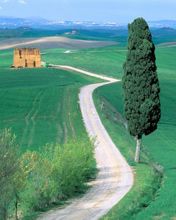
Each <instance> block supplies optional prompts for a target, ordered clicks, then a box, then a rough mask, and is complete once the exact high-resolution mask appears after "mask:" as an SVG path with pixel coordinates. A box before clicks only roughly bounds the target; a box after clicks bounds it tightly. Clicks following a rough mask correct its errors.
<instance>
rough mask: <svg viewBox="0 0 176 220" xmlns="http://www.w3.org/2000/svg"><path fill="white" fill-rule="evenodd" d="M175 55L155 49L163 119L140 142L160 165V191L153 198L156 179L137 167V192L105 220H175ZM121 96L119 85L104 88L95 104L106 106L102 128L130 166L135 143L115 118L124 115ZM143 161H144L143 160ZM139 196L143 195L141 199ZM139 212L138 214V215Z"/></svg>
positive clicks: (173, 52)
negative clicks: (106, 130) (161, 171)
mask: <svg viewBox="0 0 176 220" xmlns="http://www.w3.org/2000/svg"><path fill="white" fill-rule="evenodd" d="M175 52H176V48H174V47H173V48H158V49H157V64H158V74H159V78H160V85H161V105H162V118H161V121H160V123H159V127H158V130H157V131H156V132H154V133H153V134H151V135H149V136H146V137H144V139H143V144H144V151H148V152H149V155H150V158H151V160H152V161H155V163H158V164H160V166H161V170H162V169H163V170H164V177H163V181H162V185H161V188H160V190H159V191H158V192H157V194H156V195H155V194H153V196H152V195H151V190H152V188H155V187H156V186H157V184H158V181H157V178H153V179H152V175H153V174H152V172H153V171H152V170H151V169H150V167H147V166H146V165H145V163H144V164H142V165H140V166H138V167H136V170H137V174H136V175H137V176H136V177H137V179H136V186H138V189H135V187H134V188H133V190H132V191H131V192H130V193H129V195H128V196H127V197H126V198H125V199H124V200H122V202H121V203H120V205H119V206H117V207H115V208H114V209H112V211H111V212H110V213H109V214H108V215H107V218H105V219H135V220H138V219H139V220H141V219H147V220H148V219H163V220H169V219H174V218H175V202H174V200H175V197H176V191H175V189H174V180H175V178H176V173H175V155H176V141H175V133H176V117H174V115H175V103H176V98H175V96H174V91H175V87H176V75H175V71H174V70H175V69H176V64H175V61H174V54H175ZM110 94H111V95H110ZM112 94H113V95H112ZM122 96H123V95H122V88H121V84H120V83H119V84H114V85H110V86H106V87H103V88H100V89H98V90H97V91H96V99H98V100H97V104H98V103H99V104H98V105H99V106H100V103H102V102H103V101H104V102H105V107H104V110H103V112H100V113H101V116H102V118H103V119H104V120H103V121H104V124H105V126H106V127H107V129H108V131H109V133H110V134H111V136H112V138H113V139H114V141H115V142H116V143H117V145H118V146H119V148H120V149H121V151H122V152H123V153H124V155H126V157H127V158H128V160H129V161H130V162H131V159H132V153H134V142H133V140H132V139H131V138H130V137H129V136H128V133H127V131H126V129H125V128H124V126H123V119H122V118H121V117H120V119H119V115H118V112H120V113H121V114H122V115H123V100H122ZM127 149H129V150H127ZM143 160H144V161H146V159H145V157H144V158H143ZM145 166H146V167H145ZM141 169H143V172H142V173H140V170H141ZM147 170H148V172H147ZM144 171H145V172H144ZM146 172H147V173H146ZM140 177H143V179H140V181H138V178H140ZM142 187H143V189H145V187H146V192H145V191H144V192H142ZM135 190H136V191H135ZM141 192H142V194H141V195H140V193H141ZM135 197H138V199H139V201H135ZM141 198H142V203H143V206H141V205H140V204H139V203H140V202H141ZM147 198H150V199H152V200H153V201H151V202H150V204H148V203H147ZM143 200H144V201H143ZM145 200H146V201H145ZM132 201H133V202H132ZM135 203H136V206H138V208H136V209H135V206H134V204H135ZM132 204H133V206H132ZM126 207H128V208H126ZM144 207H145V208H144ZM130 208H131V209H133V210H131V212H130V211H129V209H130ZM122 210H125V212H124V211H123V212H122ZM138 211H140V212H139V213H138ZM128 212H129V213H128ZM135 212H136V214H135ZM122 213H125V214H126V216H125V217H126V218H124V216H123V214H122Z"/></svg>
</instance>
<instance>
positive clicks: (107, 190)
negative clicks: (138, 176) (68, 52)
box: [39, 65, 133, 220]
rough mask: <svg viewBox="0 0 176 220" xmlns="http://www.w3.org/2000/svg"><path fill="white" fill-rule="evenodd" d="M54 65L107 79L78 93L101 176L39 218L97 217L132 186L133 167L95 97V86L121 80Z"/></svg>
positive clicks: (78, 219) (87, 219)
mask: <svg viewBox="0 0 176 220" xmlns="http://www.w3.org/2000/svg"><path fill="white" fill-rule="evenodd" d="M53 67H54V68H59V69H65V70H71V71H76V72H79V73H82V74H86V75H89V76H93V77H97V78H100V79H104V80H106V81H108V82H104V83H97V84H91V85H88V86H85V87H83V88H81V91H80V94H79V101H80V107H81V112H82V116H83V120H84V123H85V126H86V129H87V132H88V134H89V136H90V137H96V143H95V158H96V161H97V167H98V169H99V172H98V176H97V178H96V180H95V181H93V182H91V186H92V187H91V188H90V190H89V191H88V192H87V193H86V194H85V195H84V196H83V197H81V198H77V199H73V200H71V201H70V204H69V205H67V206H65V207H63V208H59V209H56V210H51V211H49V212H48V213H44V214H43V215H42V216H40V217H39V220H44V219H46V220H97V219H99V218H100V217H102V216H103V215H105V214H106V213H107V212H108V211H109V210H110V209H111V208H112V207H113V206H114V205H115V204H117V203H118V202H119V201H120V200H121V199H122V198H123V197H124V196H125V195H126V194H127V193H128V192H129V190H130V189H131V187H132V186H133V172H132V169H131V168H130V166H129V165H128V164H127V162H126V160H125V158H124V157H123V156H122V155H121V153H120V152H119V150H118V148H117V147H116V146H115V144H114V143H113V142H112V140H111V138H110V136H109V135H108V133H107V131H106V129H105V128H104V126H103V124H102V122H101V120H100V117H99V115H98V113H97V111H96V108H95V105H94V102H93V98H92V94H93V92H94V90H95V89H96V88H98V87H100V86H104V85H107V84H110V83H115V82H118V81H119V80H117V79H114V78H110V77H105V76H100V75H98V74H94V73H90V72H87V71H84V70H80V69H77V68H74V67H70V66H56V65H55V66H53Z"/></svg>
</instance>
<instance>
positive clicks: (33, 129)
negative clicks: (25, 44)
mask: <svg viewBox="0 0 176 220" xmlns="http://www.w3.org/2000/svg"><path fill="white" fill-rule="evenodd" d="M156 40H157V41H158V42H159V39H156ZM167 40H168V38H167V39H165V41H167ZM163 41H164V40H163ZM64 52H65V49H48V50H44V51H42V53H43V56H42V59H43V60H44V61H46V62H47V63H53V64H62V65H71V66H75V67H78V68H82V69H86V70H89V71H93V72H96V73H99V74H105V75H110V76H114V77H116V78H121V77H122V74H123V70H122V65H123V62H124V60H125V55H126V49H125V48H124V47H120V46H118V45H117V46H111V47H104V48H98V49H97V48H96V49H80V50H74V51H73V53H68V54H65V53H64ZM175 53H176V47H168V48H167V47H157V49H156V57H157V66H158V75H159V79H160V85H161V105H162V118H161V121H160V123H159V126H158V130H157V131H156V132H154V133H153V134H151V135H150V136H147V137H144V139H143V144H144V148H143V154H142V159H143V163H141V164H140V165H137V166H136V165H135V164H134V162H133V156H134V148H135V143H134V140H133V138H132V137H130V136H129V134H128V132H127V130H126V129H125V126H124V124H125V121H124V119H123V97H122V96H123V95H122V89H121V83H119V84H114V85H109V86H106V87H102V88H99V89H98V90H97V91H96V92H95V97H94V98H95V102H96V105H97V109H98V111H99V113H100V115H101V118H102V121H103V123H104V125H105V126H106V128H107V130H108V131H109V133H110V135H111V137H112V138H113V140H114V142H115V143H116V144H117V146H118V147H119V149H120V150H121V152H122V153H123V154H124V155H125V157H126V158H127V160H128V162H129V163H130V165H131V166H133V168H134V169H135V177H136V179H135V185H134V187H133V189H132V191H131V192H130V193H129V194H128V195H127V196H126V197H125V198H124V199H123V200H122V201H121V202H120V204H119V205H118V206H117V207H114V209H112V210H111V211H110V213H108V215H107V216H106V217H105V218H104V219H106V220H107V219H114V220H117V219H122V220H126V219H134V220H141V219H146V220H150V219H162V220H169V219H175V218H176V208H175V197H176V190H175V185H174V183H175V181H176V172H175V169H176V162H175V161H176V160H175V155H176V141H175V137H174V136H175V135H174V134H175V133H176V117H175V103H176V98H175V96H174V90H175V88H176V75H175V69H176V63H175V60H174V56H175ZM2 58H5V61H4V62H3V63H2V65H1V66H2V68H1V69H0V97H1V103H2V104H1V106H2V107H1V110H0V122H1V123H0V124H1V125H0V127H1V128H4V127H12V130H13V131H14V132H15V133H16V135H17V139H18V141H19V143H21V146H22V148H24V149H26V148H28V149H29V148H30V149H38V148H39V147H41V146H43V145H44V144H45V143H47V142H53V141H54V142H55V141H59V142H60V143H62V142H65V141H66V139H67V138H69V137H77V136H79V135H80V134H81V135H82V134H84V135H85V136H86V132H85V129H84V127H83V124H82V122H81V115H80V111H79V106H78V103H77V100H78V92H79V88H80V87H81V86H83V85H85V84H88V83H92V82H94V80H93V79H90V78H88V77H85V76H84V77H83V76H80V75H79V74H74V73H69V72H66V71H59V70H53V69H40V70H17V71H15V70H10V69H7V66H10V64H11V63H12V51H10V50H9V51H4V53H3V54H2V53H1V54H0V60H2ZM102 103H103V110H102V111H101V109H100V106H101V107H102ZM119 113H120V114H119ZM75 125H76V126H75ZM78 125H80V126H78ZM82 131H83V133H82ZM156 165H157V168H159V170H160V171H163V178H162V179H161V176H160V174H159V173H157V172H156V171H155V169H154V168H156Z"/></svg>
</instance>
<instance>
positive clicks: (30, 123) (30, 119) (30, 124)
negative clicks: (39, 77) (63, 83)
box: [21, 91, 43, 147]
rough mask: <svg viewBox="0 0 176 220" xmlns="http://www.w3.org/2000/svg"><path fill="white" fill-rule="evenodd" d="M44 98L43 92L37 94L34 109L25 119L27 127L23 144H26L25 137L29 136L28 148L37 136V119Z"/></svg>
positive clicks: (23, 136)
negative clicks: (35, 135)
mask: <svg viewBox="0 0 176 220" xmlns="http://www.w3.org/2000/svg"><path fill="white" fill-rule="evenodd" d="M42 97H43V92H42V91H40V92H39V93H37V95H36V97H35V98H34V101H33V104H32V108H31V110H30V111H29V112H28V114H27V115H26V117H25V124H26V126H25V129H24V132H23V135H22V140H21V143H23V142H24V140H25V137H26V135H27V134H28V147H29V146H31V144H32V141H33V136H34V134H35V118H36V116H37V114H38V110H39V108H40V103H41V99H42Z"/></svg>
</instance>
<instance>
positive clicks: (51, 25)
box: [0, 16, 176, 30]
mask: <svg viewBox="0 0 176 220" xmlns="http://www.w3.org/2000/svg"><path fill="white" fill-rule="evenodd" d="M149 25H150V27H152V28H174V29H176V21H175V20H161V21H149ZM19 27H28V28H29V27H30V28H41V29H50V30H56V29H66V28H67V29H70V28H74V29H75V28H77V29H88V30H91V29H104V28H106V29H109V30H112V29H127V25H124V24H123V25H122V24H120V23H118V22H104V23H103V22H102V23H98V22H91V21H60V20H57V21H51V20H47V19H43V18H14V17H4V16H0V28H1V29H6V28H10V29H16V28H19Z"/></svg>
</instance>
